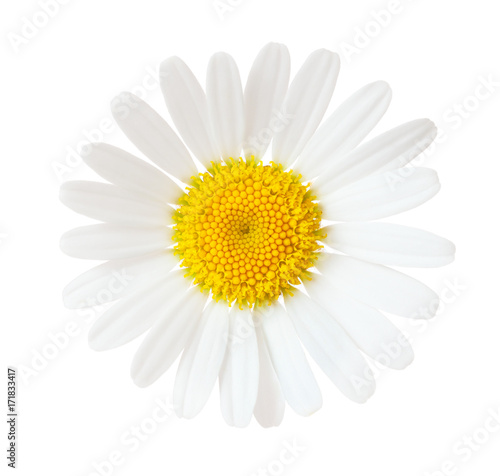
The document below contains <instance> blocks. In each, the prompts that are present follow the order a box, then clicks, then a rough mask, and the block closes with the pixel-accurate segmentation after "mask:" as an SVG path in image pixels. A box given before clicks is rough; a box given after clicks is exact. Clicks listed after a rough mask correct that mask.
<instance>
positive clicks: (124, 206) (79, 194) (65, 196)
mask: <svg viewBox="0 0 500 476" xmlns="http://www.w3.org/2000/svg"><path fill="white" fill-rule="evenodd" d="M59 198H60V200H61V202H62V203H63V204H64V205H66V206H67V207H69V208H71V209H72V210H73V211H75V212H77V213H81V214H82V215H85V216H88V217H89V218H94V219H95V220H100V221H104V222H108V223H115V224H117V225H130V226H135V225H136V226H161V225H164V226H166V225H168V224H170V223H172V218H171V215H172V214H173V211H172V209H171V208H169V207H168V206H166V205H165V203H163V202H161V201H159V200H156V199H153V198H150V197H149V196H147V195H144V194H142V193H139V192H133V191H131V190H127V189H125V188H121V187H117V186H116V185H111V184H108V183H100V182H87V181H80V180H75V181H71V182H65V183H63V184H62V185H61V189H60V192H59Z"/></svg>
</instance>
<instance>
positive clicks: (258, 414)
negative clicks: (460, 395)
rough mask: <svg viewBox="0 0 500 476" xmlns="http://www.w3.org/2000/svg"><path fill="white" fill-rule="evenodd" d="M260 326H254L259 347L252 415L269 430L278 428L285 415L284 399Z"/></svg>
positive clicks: (258, 324)
mask: <svg viewBox="0 0 500 476" xmlns="http://www.w3.org/2000/svg"><path fill="white" fill-rule="evenodd" d="M261 326H262V323H261V322H258V323H256V326H255V331H256V333H257V344H258V347H259V392H258V394H257V401H256V402H255V408H254V410H253V414H254V416H255V419H256V420H257V421H258V422H259V424H260V425H261V426H263V427H264V428H269V427H272V426H278V425H279V424H280V423H281V422H282V420H283V415H284V414H285V397H284V396H283V392H282V391H281V387H280V382H279V380H278V376H277V375H276V372H275V371H274V368H273V364H272V362H271V358H270V356H269V351H268V350H267V345H266V341H265V336H264V333H263V332H262V327H261Z"/></svg>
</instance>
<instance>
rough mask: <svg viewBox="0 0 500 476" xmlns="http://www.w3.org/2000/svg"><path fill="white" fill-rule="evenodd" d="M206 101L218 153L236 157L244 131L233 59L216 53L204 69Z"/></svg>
mask: <svg viewBox="0 0 500 476" xmlns="http://www.w3.org/2000/svg"><path fill="white" fill-rule="evenodd" d="M207 102H208V112H209V117H210V122H211V123H212V128H213V132H214V138H215V141H216V143H217V146H218V149H219V152H220V155H221V156H222V158H223V159H228V158H229V157H232V158H233V159H237V158H238V157H240V154H241V147H242V143H243V135H244V133H245V112H244V106H243V88H242V86H241V79H240V73H239V72H238V67H237V66H236V63H235V61H234V59H233V58H232V57H231V56H230V55H228V54H227V53H216V54H215V55H213V56H212V58H211V59H210V62H209V64H208V71H207Z"/></svg>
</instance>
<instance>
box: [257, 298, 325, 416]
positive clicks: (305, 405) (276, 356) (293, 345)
mask: <svg viewBox="0 0 500 476" xmlns="http://www.w3.org/2000/svg"><path fill="white" fill-rule="evenodd" d="M258 314H262V316H261V317H260V319H261V322H262V330H263V332H264V335H265V337H266V344H267V348H268V350H269V355H270V357H271V362H272V363H273V367H274V370H275V371H276V375H277V376H278V379H279V381H280V384H281V389H282V391H283V395H284V396H285V400H286V401H287V402H288V404H289V405H290V406H291V407H292V408H293V410H294V411H295V412H297V413H298V414H299V415H303V416H308V415H311V414H312V413H314V412H315V411H317V410H319V409H320V408H321V405H322V404H323V399H322V397H321V391H320V389H319V387H318V384H317V382H316V379H315V378H314V375H313V373H312V371H311V368H310V367H309V364H308V362H307V360H306V356H305V355H304V351H303V350H302V346H301V345H300V341H299V338H298V337H297V333H296V332H295V329H294V328H293V325H292V322H291V321H290V317H289V316H288V315H287V313H286V312H285V310H284V309H283V307H282V306H281V305H280V304H275V305H274V306H271V307H269V308H268V307H267V306H266V307H265V308H261V309H259V311H258Z"/></svg>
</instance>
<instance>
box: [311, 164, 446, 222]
mask: <svg viewBox="0 0 500 476" xmlns="http://www.w3.org/2000/svg"><path fill="white" fill-rule="evenodd" d="M406 173H407V171H406V170H405V169H398V170H394V171H388V172H383V173H381V174H377V175H370V176H368V177H365V178H363V179H361V180H358V181H357V182H354V183H353V184H351V185H347V186H346V187H343V188H341V189H340V190H337V191H334V192H333V193H330V194H328V195H326V196H320V198H321V206H322V208H323V211H324V216H325V218H326V219H328V220H332V221H365V220H366V221H368V220H377V219H379V218H385V217H388V216H391V215H396V214H397V213H401V212H405V211H407V210H411V209H412V208H415V207H418V206H419V205H421V204H422V203H424V202H426V201H427V200H429V199H431V198H432V197H433V196H434V195H436V193H438V192H439V188H440V185H439V180H438V176H437V174H436V172H435V171H434V170H432V169H427V168H423V167H418V168H417V167H416V168H413V169H411V175H410V176H408V177H407V176H406Z"/></svg>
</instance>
